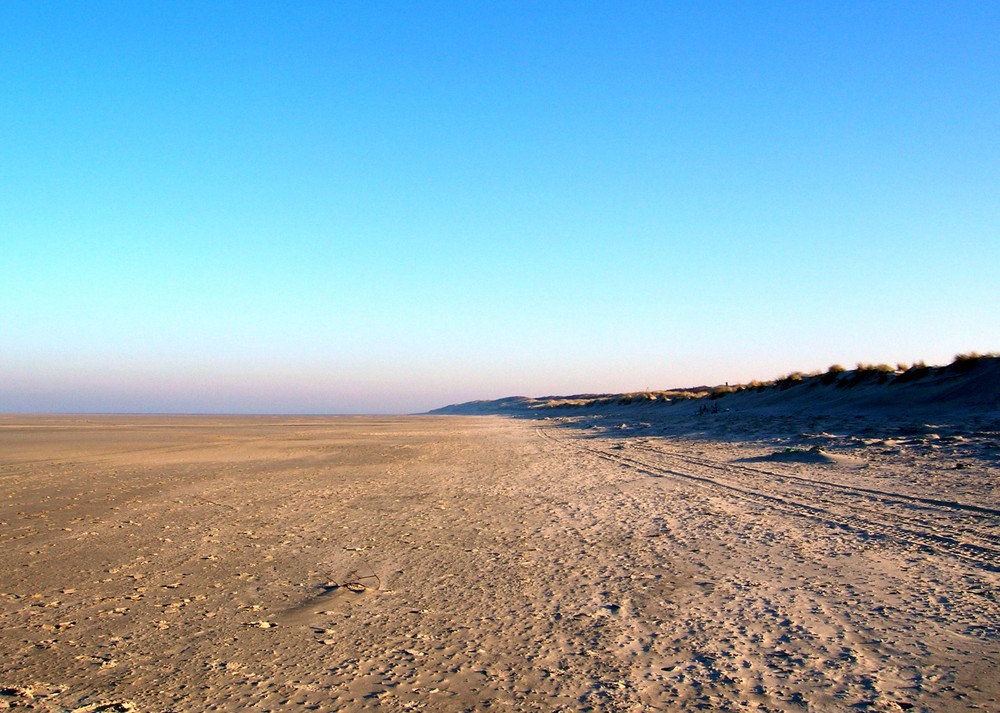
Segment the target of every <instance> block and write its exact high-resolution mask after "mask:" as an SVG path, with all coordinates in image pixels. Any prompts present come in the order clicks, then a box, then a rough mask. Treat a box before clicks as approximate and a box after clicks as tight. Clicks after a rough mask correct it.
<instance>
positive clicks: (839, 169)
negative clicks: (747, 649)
mask: <svg viewBox="0 0 1000 713" xmlns="http://www.w3.org/2000/svg"><path fill="white" fill-rule="evenodd" d="M997 37H1000V4H997V3H985V2H951V3H932V2H922V3H902V2H900V3H883V2H865V3H861V2H858V3H841V2H836V3H834V2H829V3H823V2H817V3H801V2H767V3H763V2H761V3H757V2H747V3H734V2H722V3H713V2H705V3H668V2H655V3H638V2H637V3H623V2H607V3H587V2H567V3H556V2H552V3H513V2H496V3H468V2H455V3H445V2H437V3H435V2H426V3H410V2H406V3H388V2H374V3H372V2H358V3H287V2H280V3H279V2H275V3H260V2H258V3H241V2H232V3H227V2H206V3H188V2H183V3H181V2H169V3H152V2H150V3H69V2H59V3H46V2H9V3H3V4H0V138H2V143H0V411H112V412H133V411H152V412H164V411H167V412H169V411H180V412H265V413H280V412H294V413H304V412H309V413H354V412H379V413H381V412H409V411H417V410H424V409H429V408H433V407H436V406H440V405H443V404H446V403H451V402H454V401H461V400H469V399H474V398H494V397H499V396H505V395H511V394H529V395H540V394H548V393H574V392H584V391H591V392H597V391H626V390H637V389H643V388H647V387H648V388H668V387H675V386H685V385H695V384H702V383H709V384H712V383H721V382H724V381H730V382H736V381H741V380H749V379H753V378H771V377H774V376H778V375H780V374H782V373H787V372H788V371H792V370H811V369H820V368H825V367H826V366H828V365H829V364H831V363H834V362H841V363H844V364H846V365H849V366H850V365H853V364H854V363H855V362H857V361H876V362H881V361H888V362H893V363H894V362H896V361H900V360H902V361H912V360H917V359H925V360H927V361H928V362H929V363H943V362H947V361H950V359H951V358H952V356H953V355H954V354H955V353H957V352H962V351H970V350H979V351H994V350H997V349H998V348H1000V319H998V318H997V316H996V313H997V307H998V304H1000V300H998V297H997V295H998V294H1000V293H998V288H997V284H998V283H1000V81H998V80H997V78H998V77H1000V48H998V44H997V42H996V38H997Z"/></svg>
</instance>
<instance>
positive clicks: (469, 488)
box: [0, 413, 1000, 711]
mask: <svg viewBox="0 0 1000 713" xmlns="http://www.w3.org/2000/svg"><path fill="white" fill-rule="evenodd" d="M621 418H622V417H620V416H618V415H616V414H607V413H604V414H600V415H590V416H576V417H564V418H551V419H546V420H531V419H513V418H499V417H478V418H476V417H452V416H447V417H431V416H427V417H412V418H329V419H325V418H207V417H206V418H194V417H183V418H182V417H69V416H66V417H23V416H7V417H0V483H2V490H0V495H2V499H0V541H2V553H3V563H4V569H3V571H2V575H0V630H2V631H0V654H2V671H0V689H2V693H0V707H3V706H5V705H6V706H11V707H22V708H24V709H29V710H32V709H33V710H43V711H97V710H139V711H205V710H230V711H235V710H279V709H285V708H302V709H306V710H324V711H325V710H362V709H373V710H374V709H378V710H388V711H397V710H400V711H401V710H415V709H426V710H439V711H462V710H481V709H488V710H512V711H529V710H530V711H547V710H608V711H633V710H634V711H639V710H731V711H744V710H746V711H757V710H765V711H787V710H817V711H842V710H871V711H900V710H914V711H960V710H961V711H964V710H976V709H978V710H994V711H995V710H1000V702H998V699H1000V685H998V678H1000V677H998V676H997V669H998V665H1000V636H998V631H1000V605H998V602H997V583H998V573H997V568H998V564H1000V559H998V554H1000V526H998V523H1000V490H998V487H997V484H998V472H1000V469H998V465H997V453H998V450H997V448H998V439H1000V434H998V433H997V432H996V431H995V430H992V431H991V430H989V429H983V428H982V427H981V426H968V425H966V426H961V427H959V426H954V427H949V429H944V428H937V427H935V426H934V425H933V424H932V425H925V424H923V423H916V424H915V425H910V426H907V427H903V426H901V425H899V424H894V425H893V426H892V427H891V428H890V427H889V426H888V425H885V424H883V425H884V428H882V430H881V431H880V430H879V428H872V424H871V423H869V422H866V423H865V428H864V429H860V428H859V427H858V425H857V424H855V423H853V422H851V421H850V420H849V419H841V420H840V421H838V420H836V419H832V420H830V421H829V422H823V423H818V422H816V420H815V419H813V420H811V421H806V420H804V419H794V418H790V419H785V420H782V419H775V418H769V419H764V418H763V417H756V416H746V417H743V418H742V420H739V419H733V418H731V419H727V420H725V422H724V423H723V421H722V419H721V418H719V417H717V418H715V419H714V420H713V418H712V417H708V416H703V417H701V421H698V420H697V419H696V418H695V417H693V416H692V420H691V423H690V424H688V425H687V426H686V427H685V428H678V427H670V426H669V425H665V424H663V423H657V422H655V421H646V422H639V421H638V420H632V421H629V420H621ZM754 419H757V420H756V421H754ZM817 445H818V446H822V447H823V449H824V450H810V448H811V447H812V446H817Z"/></svg>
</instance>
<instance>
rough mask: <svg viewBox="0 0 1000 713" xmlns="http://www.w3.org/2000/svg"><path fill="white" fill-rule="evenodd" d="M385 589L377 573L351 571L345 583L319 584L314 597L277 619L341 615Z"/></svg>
mask: <svg viewBox="0 0 1000 713" xmlns="http://www.w3.org/2000/svg"><path fill="white" fill-rule="evenodd" d="M380 588H381V580H379V578H378V576H377V575H375V574H370V575H367V576H363V577H359V576H357V575H356V574H355V573H351V575H349V576H348V577H347V578H346V581H344V582H327V583H326V584H321V585H318V586H317V587H315V589H316V590H318V591H317V593H316V595H315V596H313V597H312V598H311V599H309V600H307V601H305V602H303V603H302V604H298V605H296V606H294V607H292V608H291V609H287V610H285V611H284V612H283V613H282V614H280V615H279V616H278V617H277V622H278V623H279V624H283V625H285V626H295V625H301V624H308V623H310V622H311V621H312V620H313V619H314V618H315V617H316V616H323V615H330V614H340V613H342V612H343V611H345V610H346V609H348V608H349V607H351V606H353V605H355V604H358V603H359V602H361V601H362V600H366V599H368V598H370V597H371V596H372V595H373V594H374V593H375V592H377V591H378V590H379V589H380Z"/></svg>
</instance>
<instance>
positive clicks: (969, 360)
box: [428, 354, 1000, 417]
mask: <svg viewBox="0 0 1000 713" xmlns="http://www.w3.org/2000/svg"><path fill="white" fill-rule="evenodd" d="M708 402H718V403H708ZM706 404H707V408H708V409H710V410H711V411H712V412H714V413H718V412H720V411H741V412H758V413H787V414H808V413H831V414H832V413H844V412H847V411H856V412H865V411H877V412H881V413H885V414H889V413H892V412H906V413H914V412H920V413H924V414H928V415H930V414H933V413H937V414H943V413H948V412H954V411H970V410H971V411H976V412H984V413H989V412H997V411H1000V356H998V355H995V354H986V355H979V354H969V355H959V356H958V357H956V359H955V361H953V362H952V363H951V364H948V365H945V366H926V365H923V364H916V365H913V366H909V367H905V368H898V367H897V368H893V367H890V366H888V365H860V364H859V365H858V367H857V368H855V369H850V370H847V369H842V368H840V367H837V366H834V367H831V368H830V369H829V370H828V371H826V372H817V373H811V374H803V373H801V372H795V373H792V374H789V375H787V376H784V377H781V378H778V379H774V380H771V381H766V382H760V381H755V382H751V383H749V384H737V385H733V386H730V385H728V384H725V385H719V386H714V387H712V386H695V387H689V388H678V389H670V390H665V391H641V392H632V393H620V394H577V395H572V396H540V397H529V396H509V397H505V398H501V399H495V400H478V401H468V402H465V403H459V404H451V405H448V406H444V407H441V408H438V409H434V410H432V411H429V412H428V413H430V414H441V415H444V414H452V415H475V414H499V415H530V416H532V417H538V416H539V415H540V412H548V413H555V412H572V413H581V412H585V411H595V412H596V411H605V412H606V411H618V410H620V409H623V408H625V409H626V412H627V411H632V410H634V409H636V408H637V407H654V408H656V409H657V410H658V411H662V410H663V407H670V408H671V409H672V410H670V411H663V416H664V417H669V415H670V414H671V413H674V411H676V413H677V415H681V414H684V415H687V414H689V413H690V412H691V411H692V410H694V411H704V410H706Z"/></svg>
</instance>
